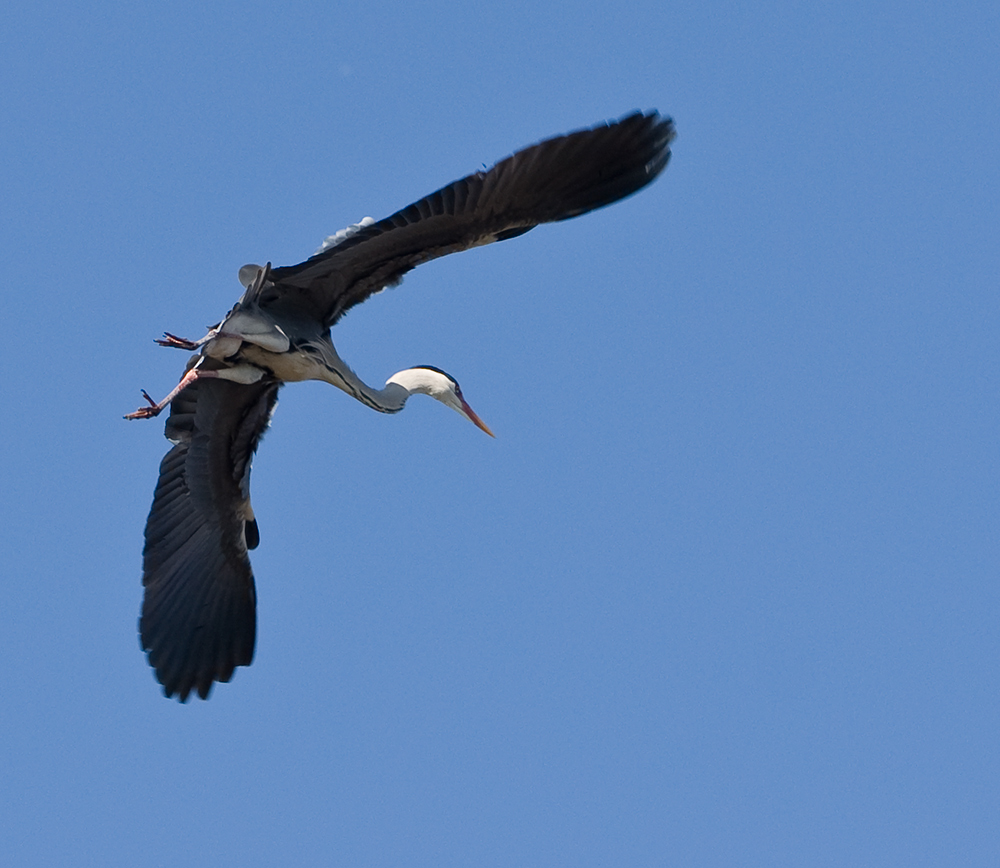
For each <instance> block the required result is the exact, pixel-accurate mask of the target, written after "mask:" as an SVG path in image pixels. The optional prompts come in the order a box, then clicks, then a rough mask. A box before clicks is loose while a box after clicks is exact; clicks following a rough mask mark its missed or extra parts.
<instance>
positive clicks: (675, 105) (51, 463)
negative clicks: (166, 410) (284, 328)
mask: <svg viewBox="0 0 1000 868" xmlns="http://www.w3.org/2000/svg"><path fill="white" fill-rule="evenodd" d="M998 37H1000V13H998V12H997V11H996V10H995V9H992V8H989V7H988V4H984V3H956V4H948V5H943V4H935V3H923V4H914V3H906V4H904V3H895V4H893V3H876V4H871V3H850V2H848V3H844V2H838V3H827V4H822V3H821V4H797V3H777V4H765V5H764V6H761V4H740V3H708V4H705V3H664V2H657V3H636V4H631V5H629V6H627V7H623V6H622V5H621V4H617V3H610V2H609V3H589V4H562V3H550V4H537V3H520V2H511V3H506V4H495V5H493V6H489V7H487V8H485V9H482V10H481V9H477V8H475V6H474V5H473V4H466V3H461V4H460V3H452V2H439V3H423V4H396V3H379V4H356V5H352V6H350V7H345V8H337V7H336V6H331V5H330V4H321V3H310V2H295V0H292V2H288V3H283V4H265V3H244V4H240V5H236V4H231V3H219V4H211V5H210V6H209V7H206V6H205V5H204V4H188V3H177V4H159V5H156V6H155V7H154V6H149V5H147V4H127V3H103V2H96V3H90V4H86V5H84V6H80V7H69V6H67V5H66V4H57V3H45V2H39V3H33V4H30V5H29V4H19V8H15V9H13V10H9V11H8V12H7V13H5V24H4V28H3V31H2V33H0V50H2V54H3V56H4V63H3V65H2V69H0V101H2V109H3V117H4V122H3V124H2V125H0V166H2V169H0V172H2V189H3V193H2V201H3V203H4V207H3V208H2V209H0V248H2V253H3V261H4V270H5V278H4V281H3V282H4V286H5V290H4V294H3V297H4V301H5V323H6V327H5V329H4V352H3V354H2V365H3V377H2V380H0V390H2V398H0V409H2V422H0V450H2V451H0V454H2V458H0V490H2V491H3V493H4V496H3V498H2V499H0V570H2V583H0V695H2V697H3V702H2V704H0V745H2V747H0V780H2V781H3V786H2V788H0V860H2V861H3V863H4V864H5V865H29V866H33V865H57V864H74V865H82V866H86V865H101V866H108V865H136V864H145V865H170V866H176V865H204V864H214V865H218V866H229V865H233V866H236V865H239V866H254V865H262V866H263V865H274V864H298V865H345V866H381V865H427V866H440V865H498V866H501V865H503V866H509V865H545V866H560V865H565V866H587V865H602V866H604V865H615V864H618V865H690V866H716V865H719V866H729V865H767V866H775V865H789V866H793V865H794V866H799V865H851V866H853V865H862V864H863V865H912V866H918V865H941V864H963V865H995V864H997V860H998V858H1000V831H998V830H1000V821H998V815H1000V785H998V783H997V782H998V780H1000V752H998V747H997V745H998V738H997V732H998V729H1000V683H998V682H1000V679H998V675H997V671H998V669H997V662H998V659H1000V641H998V627H997V625H998V620H1000V618H998V615H1000V599H998V598H1000V591H998V583H997V576H998V568H1000V554H998V546H997V542H996V538H997V523H998V517H1000V516H998V504H997V495H998V470H1000V467H998V459H997V454H998V453H997V442H998V437H997V427H998V422H1000V418H998V412H997V406H998V363H1000V353H998V350H997V326H998V314H1000V310H998V293H997V289H998V274H1000V255H998V245H997V237H998V224H1000V220H998V208H997V201H998V193H1000V183H998V181H1000V169H998V165H1000V161H998V159H997V154H998V151H997V142H998V140H1000V102H998V100H997V94H998V93H1000V73H998V70H1000V50H998V44H1000V42H998ZM636 108H639V109H649V108H658V109H660V110H661V111H662V112H664V113H666V114H670V115H672V116H673V117H674V118H675V120H676V123H677V128H678V133H679V137H678V139H677V141H676V142H675V145H674V148H673V151H674V157H673V160H672V162H671V164H670V166H669V168H668V169H667V171H666V172H665V174H664V175H663V176H662V177H661V179H660V180H659V181H657V183H656V184H654V185H653V186H652V187H650V188H649V189H647V190H645V191H643V192H642V193H640V194H639V195H638V196H636V197H634V198H633V199H630V200H628V201H626V202H624V203H621V204H618V205H616V206H614V207H612V208H609V209H606V210H604V211H601V212H598V213H595V214H591V215H588V216H586V217H584V218H581V219H580V220H573V221H569V222H567V223H562V224H559V225H557V226H549V227H542V228H540V229H538V230H536V231H534V232H532V233H529V234H528V235H526V236H524V237H522V238H518V239H516V240H512V241H510V242H509V243H504V244H498V245H493V246H491V247H489V248H483V249H479V250H474V251H470V252H468V253H466V254H463V255H461V256H456V257H450V258H448V259H445V260H441V261H438V262H435V263H431V264H429V265H426V266H423V267H421V268H420V269H418V270H417V271H415V272H413V273H411V274H410V275H409V276H408V277H407V279H406V281H405V283H404V284H403V285H402V286H401V287H400V288H398V289H395V290H392V291H390V292H386V293H383V294H381V295H379V296H378V297H377V298H375V299H372V300H371V301H369V302H368V303H366V304H365V305H363V306H362V307H360V308H358V309H356V310H355V311H353V312H352V313H351V314H350V315H349V316H348V317H347V318H346V319H345V320H344V321H343V322H342V323H340V324H339V325H338V326H337V329H336V331H335V333H334V340H335V342H336V343H337V346H338V349H339V350H340V353H341V355H342V356H343V357H344V358H345V359H346V360H348V361H349V362H350V363H351V364H352V365H353V366H354V368H355V370H357V371H358V373H359V374H361V375H362V376H363V377H365V378H366V379H367V380H368V381H370V382H374V383H376V384H378V383H380V382H382V381H384V380H385V378H386V377H387V376H389V375H390V374H391V373H392V372H394V371H396V370H398V369H400V368H404V367H407V366H410V365H414V364H433V365H437V366H439V367H442V368H444V369H445V370H447V371H449V372H450V373H452V374H454V375H455V376H456V377H457V378H458V380H459V381H460V382H461V383H462V386H463V390H464V392H465V395H466V397H467V398H468V399H469V402H470V403H471V405H472V406H473V407H474V408H475V409H476V411H477V412H478V413H479V414H480V415H481V416H482V417H483V419H484V420H485V421H486V422H487V423H488V424H489V425H490V427H491V428H492V429H493V430H494V431H495V432H496V434H497V439H496V440H491V439H490V438H489V437H486V436H485V435H483V434H482V433H480V432H479V431H477V430H476V429H475V428H474V427H473V426H471V425H469V424H468V423H466V422H463V421H462V420H461V419H459V418H458V417H457V416H456V415H455V414H454V413H451V412H448V411H446V410H445V409H443V408H441V407H440V406H438V405H437V404H436V403H434V402H432V401H429V400H426V399H425V400H420V399H415V400H413V401H412V402H411V403H410V405H408V407H407V409H406V411H405V412H404V413H402V414H400V415H399V416H395V417H385V416H381V415H379V414H376V413H372V412H371V411H370V410H368V409H367V408H365V407H363V406H361V405H360V404H357V403H355V402H353V401H351V400H350V399H349V398H347V396H345V395H343V394H342V393H340V392H338V391H337V390H335V389H332V388H330V387H329V386H326V385H323V384H318V383H310V384H301V385H296V386H292V387H289V388H287V389H285V390H284V391H283V392H282V398H281V403H280V406H279V408H278V411H277V414H276V417H275V420H274V426H273V429H272V430H271V431H270V432H269V434H268V435H267V437H266V439H265V441H264V443H263V444H262V446H261V450H260V452H259V455H258V459H257V462H256V464H255V468H254V507H255V510H256V512H257V516H258V519H259V522H260V528H261V534H262V542H261V545H260V548H259V549H258V550H257V551H256V552H255V553H254V556H253V563H254V569H255V573H256V576H257V586H258V595H259V610H258V614H259V632H258V644H257V657H256V660H255V662H254V665H253V666H252V667H251V668H249V669H241V670H238V671H237V674H236V676H235V677H234V679H233V681H232V682H231V683H230V684H227V685H220V686H218V687H217V688H216V690H215V691H214V693H213V695H212V698H211V699H210V700H209V701H208V702H200V701H197V700H194V701H191V702H189V703H188V704H187V705H183V706H182V705H179V704H178V703H176V702H173V701H168V700H166V699H164V698H163V697H162V696H161V695H160V691H159V688H158V685H157V684H156V683H155V681H154V679H153V676H152V672H151V671H150V670H149V669H148V667H147V665H146V662H145V660H144V657H143V655H142V654H141V653H140V651H139V647H138V639H137V636H136V620H137V615H138V610H139V605H140V601H141V585H140V566H141V559H140V554H141V547H142V529H143V524H144V521H145V517H146V513H147V510H148V508H149V504H150V500H151V496H152V491H153V485H154V483H155V479H156V471H157V465H158V462H159V460H160V458H161V457H162V455H163V453H164V452H165V450H166V449H167V446H168V444H167V442H166V441H165V440H164V439H163V437H162V424H161V423H160V422H159V421H154V422H148V423H139V422H132V423H127V422H125V421H123V420H122V418H121V417H122V415H123V414H124V413H126V412H129V411H131V410H133V409H134V408H135V407H136V406H138V402H139V399H140V396H139V390H140V389H141V388H145V389H147V390H149V391H150V392H151V393H152V394H154V395H157V396H158V395H162V394H165V393H166V392H167V391H168V390H169V389H170V388H171V387H172V385H173V384H174V383H175V382H176V380H177V378H178V376H179V375H180V373H181V371H182V368H183V362H184V355H183V354H182V353H179V352H177V351H172V350H166V349H160V348H158V347H156V346H155V345H154V344H153V343H152V339H153V338H155V337H157V336H158V335H159V334H160V333H162V332H163V331H172V332H175V333H178V334H184V335H190V336H192V337H197V336H199V335H200V334H201V333H202V331H203V329H204V326H206V325H207V324H210V323H214V322H216V321H218V319H219V318H220V317H221V316H222V315H223V314H224V313H225V312H226V311H227V310H228V309H229V308H230V306H231V305H232V304H233V302H234V301H235V300H236V298H237V297H238V296H239V294H240V287H239V285H238V283H237V280H236V273H237V270H238V268H239V267H240V266H241V265H242V264H244V263H246V262H263V261H268V260H270V261H272V262H273V263H274V264H275V265H287V264H292V263H295V262H298V261H300V260H301V259H303V258H305V257H306V256H308V255H309V254H310V253H311V252H312V251H313V250H314V249H315V247H316V245H317V244H318V243H319V242H320V241H321V239H322V238H323V237H324V236H325V235H327V234H329V233H331V232H333V231H335V230H337V229H339V228H341V227H343V226H345V225H347V224H349V223H352V222H355V221H357V220H359V219H360V218H361V217H363V216H366V215H370V216H373V217H375V218H380V217H383V216H386V215H388V214H389V213H391V212H393V211H394V210H396V209H397V208H399V207H401V206H403V205H406V204H408V203H409V202H411V201H413V200H414V199H417V198H419V197H421V196H423V195H424V194H426V193H428V192H430V191H432V190H434V189H437V188H438V187H440V186H442V185H443V184H445V183H447V182H449V181H451V180H454V179H455V178H458V177H461V176H463V175H465V174H467V173H469V172H471V171H473V170H475V169H477V168H479V167H481V166H482V165H483V164H485V165H491V164H492V163H493V162H494V161H496V160H497V159H499V158H501V157H503V156H505V155H507V154H509V153H511V152H512V151H513V150H515V149H517V148H519V147H522V146H524V145H527V144H530V143H532V142H534V141H537V140H539V139H541V138H545V137H547V136H550V135H554V134H557V133H561V132H566V131H568V130H571V129H576V128H579V127H583V126H588V125H590V124H593V123H595V122H597V121H600V120H603V119H607V118H612V117H617V116H620V115H622V114H624V113H626V112H628V111H630V110H632V109H636Z"/></svg>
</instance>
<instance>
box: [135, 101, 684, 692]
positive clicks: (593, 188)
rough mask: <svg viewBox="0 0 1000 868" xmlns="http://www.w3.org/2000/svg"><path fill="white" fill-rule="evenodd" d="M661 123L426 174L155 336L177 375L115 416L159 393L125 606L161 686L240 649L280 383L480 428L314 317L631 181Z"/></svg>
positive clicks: (325, 317)
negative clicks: (392, 201) (134, 590)
mask: <svg viewBox="0 0 1000 868" xmlns="http://www.w3.org/2000/svg"><path fill="white" fill-rule="evenodd" d="M673 138H674V126H673V122H672V121H671V120H670V119H669V118H661V117H660V116H659V115H658V114H657V113H656V112H655V111H654V112H650V113H648V114H643V113H639V112H636V113H634V114H630V115H627V116H626V117H623V118H621V119H620V120H618V121H612V122H609V123H606V124H601V125H599V126H596V127H593V128H591V129H585V130H579V131H577V132H574V133H569V134H568V135H564V136H557V137H555V138H552V139H547V140H546V141H543V142H540V143H539V144H537V145H532V146H531V147H528V148H525V149H524V150H521V151H518V152H517V153H516V154H513V155H512V156H510V157H507V158H506V159H504V160H501V161H500V162H499V163H497V164H496V165H495V166H493V168H491V169H488V170H485V171H482V172H476V173H474V174H472V175H469V176H468V177H465V178H462V179H461V180H459V181H455V182H454V183H452V184H449V185H448V186H446V187H442V188H441V189H440V190H438V191H437V192H436V193H431V194H430V195H429V196H426V197H424V198H423V199H421V200H420V201H419V202H414V203H413V204H412V205H409V206H407V207H406V208H404V209H403V210H402V211H397V212H396V213H395V214H393V215H392V216H391V217H386V218H385V219H384V220H380V221H378V222H376V221H374V220H372V219H371V218H365V219H364V220H362V221H361V222H360V223H357V224H355V225H353V226H350V227H348V228H347V229H343V230H341V231H340V232H338V233H336V234H335V235H332V236H330V237H329V238H327V239H326V241H325V242H324V243H323V246H322V247H321V248H320V249H319V250H318V251H317V252H316V254H315V255H313V256H312V257H310V258H309V259H307V260H306V261H305V262H302V263H299V264H298V265H290V266H284V267H281V268H272V267H271V265H270V263H268V264H267V265H264V266H257V265H245V266H243V268H241V269H240V272H239V278H240V283H241V284H242V285H243V287H244V290H245V291H244V293H243V296H242V297H241V298H240V300H239V301H238V302H237V303H236V305H235V307H233V309H232V310H231V311H230V312H229V313H228V314H227V315H226V317H225V319H223V320H222V322H220V323H219V324H218V325H216V326H214V327H212V328H211V329H210V330H209V332H208V334H206V335H205V336H204V337H203V338H201V339H200V340H194V341H192V340H187V339H185V338H180V337H177V336H176V335H173V334H170V333H167V334H166V335H165V336H164V337H163V339H162V340H159V341H157V343H159V344H161V345H163V346H168V347H177V348H180V349H184V350H189V351H192V352H195V351H196V352H195V354H194V355H193V356H191V358H190V360H189V361H188V365H187V369H186V373H185V374H184V376H183V377H182V378H181V380H180V382H179V383H178V384H177V387H176V388H175V389H173V391H171V392H170V394H168V395H167V396H166V397H165V398H164V399H163V400H162V401H159V402H154V401H153V400H152V399H151V398H150V397H149V395H148V394H146V392H145V391H144V392H143V396H144V397H145V399H146V401H147V405H146V406H143V407H141V408H139V409H138V410H136V411H135V412H134V413H130V414H129V415H127V416H126V417H125V418H126V419H148V418H151V417H153V416H156V415H158V414H159V413H160V412H161V411H162V410H164V409H166V408H167V407H169V408H170V415H169V416H168V418H167V423H166V431H165V435H166V437H167V439H168V440H170V441H171V442H172V443H173V444H174V445H173V447H172V448H171V449H170V451H169V452H168V453H167V454H166V456H165V457H164V458H163V461H162V462H161V463H160V476H159V480H158V481H157V483H156V490H155V492H154V494H153V506H152V508H151V509H150V512H149V518H148V519H147V520H146V534H145V537H146V542H145V547H144V548H143V576H142V583H143V586H144V588H145V593H144V597H143V602H142V613H141V616H140V618H139V634H140V640H141V643H142V648H143V650H144V651H145V652H146V653H147V655H148V658H149V663H150V665H151V666H153V668H154V669H155V671H156V677H157V679H158V680H159V681H160V683H161V684H162V685H163V692H164V694H165V695H166V696H168V697H170V696H174V695H176V696H177V697H178V698H179V699H180V700H181V701H182V702H184V701H186V700H187V698H188V696H189V695H190V693H191V691H192V690H194V691H196V692H197V693H198V696H200V697H201V698H202V699H207V698H208V695H209V692H210V691H211V689H212V685H213V684H214V682H216V681H228V680H229V679H230V678H231V677H232V674H233V670H234V669H235V668H236V667H237V666H249V665H250V663H251V661H252V660H253V654H254V645H255V642H256V634H257V598H256V592H255V589H254V579H253V572H252V571H251V568H250V558H249V555H248V551H250V550H252V549H254V548H256V547H257V544H258V543H259V542H260V535H259V532H258V529H257V521H256V519H255V518H254V512H253V508H252V507H251V505H250V464H251V459H252V457H253V454H254V452H255V451H256V449H257V444H258V443H259V441H260V438H261V435H262V434H263V433H264V430H265V429H266V428H267V426H268V423H269V422H270V419H271V414H272V412H273V411H274V407H275V404H276V401H277V396H278V390H279V389H280V388H281V386H282V384H284V383H286V382H291V381H298V380H323V381H325V382H327V383H331V384H332V385H334V386H337V387H338V388H340V389H342V390H343V391H345V392H347V394H349V395H351V396H353V397H354V398H357V400H359V401H361V403H363V404H367V405H368V406H369V407H371V408H372V409H374V410H378V411H379V412H381V413H396V412H398V411H400V410H402V409H403V405H404V404H405V403H406V400H407V398H409V397H410V395H413V394H416V393H420V394H424V395H430V396H431V397H432V398H436V399H437V400H438V401H440V402H441V403H442V404H445V405H446V406H448V407H451V408H452V409H453V410H456V411H457V412H458V413H459V414H461V415H462V416H464V417H465V418H466V419H468V420H469V421H470V422H472V423H473V424H474V425H476V426H477V427H478V428H481V429H482V430H483V431H485V432H486V433H487V434H490V435H491V436H492V432H491V431H490V429H489V428H488V427H487V426H486V425H485V423H484V422H483V421H482V420H481V419H480V418H479V417H478V416H477V415H476V414H475V413H474V412H473V410H472V408H471V407H470V406H469V404H468V402H467V401H466V400H465V397H464V396H463V394H462V390H461V389H460V388H459V385H458V382H457V381H456V380H455V378H454V377H452V376H451V375H449V374H446V373H445V372H444V371H442V370H439V369H438V368H434V367H430V366H420V367H415V368H408V369H407V370H405V371H400V372H398V373H396V374H393V375H392V376H391V377H390V378H389V380H388V381H387V382H386V384H385V387H384V388H382V389H376V388H373V387H372V386H369V385H367V384H366V383H364V382H362V381H361V379H360V378H359V377H358V376H357V374H355V373H354V371H352V370H351V369H350V367H348V365H347V364H346V363H345V362H344V361H343V360H342V359H341V358H340V356H339V355H338V354H337V350H336V349H335V348H334V345H333V342H332V340H331V338H330V328H331V327H332V326H334V325H336V323H337V321H338V320H339V319H340V318H341V317H342V316H343V315H344V314H345V313H346V312H347V311H348V310H350V309H351V308H352V307H354V306H355V305H357V304H360V303H361V302H363V301H365V300H366V299H367V298H369V297H370V296H372V295H374V294H375V293H377V292H379V291H380V290H382V289H384V288H386V287H389V286H395V285H397V284H398V283H399V282H400V281H401V280H402V278H403V275H405V274H406V272H408V271H409V270H410V269H412V268H414V267H415V266H417V265H420V264H421V263H423V262H428V261H430V260H432V259H436V258H437V257H439V256H445V255H447V254H449V253H456V252H458V251H460V250H467V249H469V248H470V247H478V246H481V245H483V244H491V243H493V242H494V241H505V240H507V239H508V238H515V237H516V236H518V235H523V234H524V233H525V232H527V231H529V230H530V229H533V228H534V227H535V226H537V225H538V224H540V223H551V222H555V221H558V220H567V219H569V218H571V217H577V216H579V215H581V214H585V213H587V212H588V211H592V210H594V209H595V208H601V207H603V206H605V205H610V204H611V203H612V202H617V201H618V200H619V199H623V198H624V197H626V196H629V195H631V194H632V193H635V192H636V191H637V190H640V189H642V188H643V187H645V186H646V185H647V184H649V183H650V182H652V181H653V180H654V179H655V178H656V177H657V176H658V175H659V174H660V172H662V171H663V169H664V167H665V166H666V165H667V161H668V160H669V158H670V142H671V141H672V140H673Z"/></svg>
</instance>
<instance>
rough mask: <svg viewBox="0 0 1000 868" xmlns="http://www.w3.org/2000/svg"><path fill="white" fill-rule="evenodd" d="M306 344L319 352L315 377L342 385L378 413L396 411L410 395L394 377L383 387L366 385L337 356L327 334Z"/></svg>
mask: <svg viewBox="0 0 1000 868" xmlns="http://www.w3.org/2000/svg"><path fill="white" fill-rule="evenodd" d="M309 347H310V348H312V349H314V350H319V351H320V352H319V354H320V355H321V356H322V365H321V366H320V370H319V374H320V376H318V377H316V379H318V380H324V381H325V382H327V383H330V384H331V385H333V386H336V387H337V388H338V389H342V390H343V391H345V392H347V394H348V395H350V396H351V397H352V398H356V399H357V400H359V401H360V402H361V403H362V404H365V405H366V406H368V407H371V408H372V409H373V410H378V411H379V412H380V413H398V412H399V411H400V410H402V409H403V405H404V404H406V399H407V398H409V397H410V390H409V389H407V388H406V387H405V386H403V385H401V384H400V383H396V382H393V379H395V377H393V378H392V379H390V380H389V382H387V383H386V384H385V388H384V389H375V388H372V387H371V386H369V385H368V384H367V383H366V382H364V380H362V379H361V378H360V377H359V376H358V375H357V374H355V373H354V371H352V370H351V368H350V366H349V365H348V364H347V363H346V362H345V361H344V360H343V359H342V358H340V356H339V355H338V354H337V350H336V349H335V348H334V346H333V343H332V342H331V341H330V340H329V338H326V339H321V340H319V341H310V342H309ZM397 376H398V375H397Z"/></svg>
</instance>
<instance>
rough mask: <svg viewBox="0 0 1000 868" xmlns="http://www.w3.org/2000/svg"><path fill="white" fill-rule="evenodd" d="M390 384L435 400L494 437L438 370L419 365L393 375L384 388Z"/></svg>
mask: <svg viewBox="0 0 1000 868" xmlns="http://www.w3.org/2000/svg"><path fill="white" fill-rule="evenodd" d="M390 383H395V384H396V385H397V386H402V387H403V388H404V389H406V391H407V392H409V393H410V394H411V395H412V394H415V393H420V394H422V395H430V396H431V397H432V398H436V399H437V400H438V401H440V402H441V403H442V404H445V405H446V406H448V407H451V409H452V410H454V411H455V412H456V413H459V414H460V415H462V416H464V417H465V418H466V419H468V420H469V421H470V422H471V423H472V424H473V425H475V426H476V427H477V428H479V429H481V430H482V431H485V432H486V433H487V434H489V435H490V437H493V436H494V434H493V432H492V431H490V429H489V428H487V427H486V423H485V422H483V420H482V419H480V418H479V417H478V416H477V415H476V414H475V412H473V409H472V407H470V406H469V405H468V403H467V402H466V400H465V398H463V397H462V389H461V387H460V386H459V385H458V383H457V382H456V380H455V378H454V377H453V376H451V374H446V373H445V372H444V371H442V370H440V369H439V368H433V367H431V366H430V365H421V366H419V367H416V368H407V369H406V370H405V371H400V372H399V373H398V374H393V375H392V376H391V377H390V378H389V380H388V381H387V382H386V386H388V385H389V384H390Z"/></svg>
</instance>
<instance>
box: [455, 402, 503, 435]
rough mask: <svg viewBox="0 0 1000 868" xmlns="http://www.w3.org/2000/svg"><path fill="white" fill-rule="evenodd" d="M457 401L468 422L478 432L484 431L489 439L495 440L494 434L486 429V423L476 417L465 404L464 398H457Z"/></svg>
mask: <svg viewBox="0 0 1000 868" xmlns="http://www.w3.org/2000/svg"><path fill="white" fill-rule="evenodd" d="M458 400H460V401H461V402H462V411H463V412H464V413H465V415H466V416H467V417H468V419H469V421H470V422H471V423H472V424H473V425H475V426H476V427H477V428H478V429H479V430H480V431H485V432H486V433H487V434H489V435H490V437H494V438H495V437H496V434H494V433H493V432H492V431H490V429H489V428H488V427H486V423H485V422H484V421H483V420H482V419H480V418H479V417H478V416H477V415H476V413H475V411H474V410H473V409H472V407H470V406H469V405H468V403H466V400H465V398H462V397H459V399H458Z"/></svg>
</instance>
